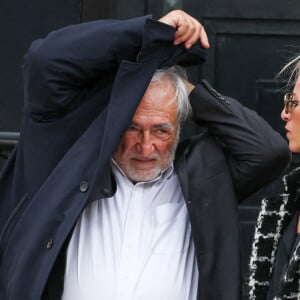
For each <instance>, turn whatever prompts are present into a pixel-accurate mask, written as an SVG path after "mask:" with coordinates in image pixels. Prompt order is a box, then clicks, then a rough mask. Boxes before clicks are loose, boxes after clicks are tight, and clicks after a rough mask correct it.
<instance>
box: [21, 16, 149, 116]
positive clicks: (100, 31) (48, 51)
mask: <svg viewBox="0 0 300 300" xmlns="http://www.w3.org/2000/svg"><path fill="white" fill-rule="evenodd" d="M147 18H149V16H144V17H140V18H136V19H130V20H124V21H117V20H99V21H94V22H87V23H82V24H76V25H71V26H68V27H65V28H62V29H59V30H57V31H53V32H51V33H50V34H48V35H47V36H46V37H45V38H43V39H39V40H36V41H34V42H33V43H32V45H31V47H30V49H29V50H28V52H27V54H26V55H25V63H24V67H23V75H24V76H23V77H24V95H25V107H26V109H27V111H29V114H30V115H31V116H33V117H35V118H37V119H39V118H42V119H43V118H44V117H45V115H48V116H51V115H53V116H54V117H55V115H56V113H57V112H60V114H63V113H64V111H66V110H70V109H72V108H75V107H78V106H79V105H80V103H79V102H80V101H86V100H87V99H89V98H90V97H91V93H93V94H95V93H97V92H98V91H99V93H100V92H101V90H103V89H104V88H105V87H106V86H108V85H109V84H111V82H112V81H113V77H114V75H115V73H116V71H117V69H118V66H119V64H120V62H121V61H122V60H124V59H125V60H135V59H136V56H137V53H138V51H139V49H140V47H141V40H142V35H143V29H144V24H145V20H146V19H147Z"/></svg>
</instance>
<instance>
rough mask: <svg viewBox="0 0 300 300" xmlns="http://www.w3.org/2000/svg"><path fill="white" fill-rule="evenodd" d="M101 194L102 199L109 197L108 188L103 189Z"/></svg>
mask: <svg viewBox="0 0 300 300" xmlns="http://www.w3.org/2000/svg"><path fill="white" fill-rule="evenodd" d="M101 193H102V195H103V196H104V197H108V196H109V195H110V190H109V189H108V188H103V189H102V190H101Z"/></svg>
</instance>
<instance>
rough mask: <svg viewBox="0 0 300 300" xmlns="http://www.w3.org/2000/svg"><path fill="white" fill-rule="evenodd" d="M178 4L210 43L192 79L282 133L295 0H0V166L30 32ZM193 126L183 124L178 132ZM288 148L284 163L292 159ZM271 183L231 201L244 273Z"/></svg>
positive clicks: (14, 119) (297, 27)
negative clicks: (235, 204) (283, 76)
mask: <svg viewBox="0 0 300 300" xmlns="http://www.w3.org/2000/svg"><path fill="white" fill-rule="evenodd" d="M175 8H179V9H183V10H185V11H187V12H188V13H190V14H191V15H193V16H194V17H195V18H197V19H199V20H201V21H202V23H203V24H204V25H205V27H206V30H207V32H208V34H209V39H210V43H211V48H210V50H209V56H208V60H207V62H206V63H205V65H204V66H202V67H201V68H200V67H193V68H190V69H189V70H188V71H189V75H190V78H191V80H192V81H193V82H197V81H198V80H199V79H200V78H202V77H205V78H207V79H208V80H209V81H210V82H211V84H212V85H214V87H215V88H216V89H217V90H218V91H219V92H220V93H223V94H226V95H228V96H232V97H234V98H237V99H239V101H241V102H242V103H243V104H245V105H246V106H248V107H250V108H252V109H254V110H256V111H257V112H258V113H259V114H260V115H262V116H263V117H264V118H265V119H266V120H267V121H268V122H269V123H270V125H271V126H272V127H273V128H274V129H275V130H277V131H279V132H280V133H281V134H282V135H284V129H283V128H284V126H283V122H281V120H280V111H281V109H282V95H283V93H284V92H285V91H286V87H285V84H284V83H282V82H281V80H278V79H275V77H276V74H277V72H278V71H279V70H280V69H281V67H282V66H283V65H284V64H285V63H286V62H287V61H288V60H289V59H290V58H291V57H293V56H295V55H297V54H299V53H300V14H299V11H300V1H299V0H286V1H284V2H283V1H282V0H243V1H241V0H181V1H176V0H165V1H164V0H126V1H125V0H123V1H122V0H43V1H33V0H27V1H16V0H2V1H1V2H0V12H1V19H0V22H1V26H0V41H1V48H0V53H1V58H0V59H1V64H0V65H1V68H0V79H1V80H0V87H1V88H0V168H1V166H2V165H3V163H4V162H5V160H6V158H7V156H8V155H9V152H10V151H11V149H12V147H13V146H14V144H15V143H16V141H17V139H18V131H19V127H20V122H21V115H22V105H23V92H22V85H23V83H22V63H23V55H24V53H25V52H26V49H27V48H28V47H29V45H30V42H31V41H32V40H34V39H37V38H40V37H43V36H44V35H45V34H46V33H48V32H49V31H51V30H54V29H57V28H60V27H62V26H66V25H69V24H74V23H79V22H85V21H90V20H94V19H99V18H118V19H126V18H130V17H137V16H140V15H144V14H152V15H153V17H154V18H159V17H160V16H162V15H163V14H164V13H166V12H167V11H169V10H171V9H175ZM199 130H200V129H199V128H197V127H196V126H194V125H193V124H191V123H188V124H187V125H186V126H185V128H184V136H187V135H190V134H193V133H197V132H198V131H199ZM298 161H299V159H298V157H297V156H296V155H293V161H292V163H294V164H298ZM276 188H277V185H276V182H274V183H273V184H271V185H270V186H268V187H266V188H265V189H263V190H261V191H259V192H258V193H257V194H255V195H253V196H252V197H250V198H249V199H246V201H245V202H244V203H243V204H241V205H240V206H239V214H240V230H241V233H242V248H243V267H244V275H245V276H246V274H247V264H248V260H249V258H248V257H249V253H250V245H251V240H252V234H253V226H254V223H255V219H256V216H257V211H258V207H259V203H260V200H261V198H262V197H263V196H265V195H268V194H270V193H274V192H276Z"/></svg>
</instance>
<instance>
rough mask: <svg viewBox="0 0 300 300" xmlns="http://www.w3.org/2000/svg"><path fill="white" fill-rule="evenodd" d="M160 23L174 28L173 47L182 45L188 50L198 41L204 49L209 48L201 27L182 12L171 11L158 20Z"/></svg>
mask: <svg viewBox="0 0 300 300" xmlns="http://www.w3.org/2000/svg"><path fill="white" fill-rule="evenodd" d="M159 21H160V22H163V23H165V24H168V25H170V26H173V27H175V28H176V34H175V39H174V45H178V44H181V43H184V45H185V47H186V48H187V49H189V48H190V47H192V46H193V45H194V44H195V43H196V42H198V41H200V43H201V45H202V46H203V47H204V48H209V42H208V38H207V34H206V32H205V29H204V27H203V25H202V24H201V23H200V22H198V21H197V20H196V19H195V18H193V17H191V16H190V15H188V14H187V13H186V12H184V11H182V10H173V11H171V12H169V13H168V14H166V15H165V16H163V17H162V18H160V19H159Z"/></svg>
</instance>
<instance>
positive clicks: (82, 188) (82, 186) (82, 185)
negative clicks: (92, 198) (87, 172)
mask: <svg viewBox="0 0 300 300" xmlns="http://www.w3.org/2000/svg"><path fill="white" fill-rule="evenodd" d="M88 188H89V184H88V183H87V182H86V181H82V182H81V183H80V192H82V193H85V192H86V191H87V190H88Z"/></svg>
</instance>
